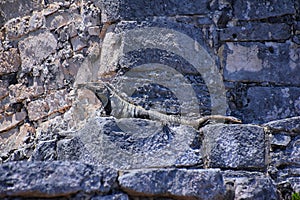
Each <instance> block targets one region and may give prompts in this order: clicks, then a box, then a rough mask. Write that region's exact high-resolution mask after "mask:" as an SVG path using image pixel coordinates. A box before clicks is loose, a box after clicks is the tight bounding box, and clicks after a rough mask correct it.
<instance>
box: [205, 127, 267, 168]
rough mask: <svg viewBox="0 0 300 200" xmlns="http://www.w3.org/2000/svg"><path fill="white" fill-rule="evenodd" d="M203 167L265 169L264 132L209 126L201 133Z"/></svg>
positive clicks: (255, 128) (261, 129)
mask: <svg viewBox="0 0 300 200" xmlns="http://www.w3.org/2000/svg"><path fill="white" fill-rule="evenodd" d="M200 132H201V133H202V134H203V137H204V139H203V142H202V155H203V159H204V164H205V166H206V167H218V168H235V169H259V170H262V169H264V168H265V167H266V158H265V157H266V143H265V135H264V130H263V128H261V127H259V126H255V125H224V124H216V125H209V126H206V127H204V128H202V129H200Z"/></svg>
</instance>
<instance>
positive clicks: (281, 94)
mask: <svg viewBox="0 0 300 200" xmlns="http://www.w3.org/2000/svg"><path fill="white" fill-rule="evenodd" d="M299 97H300V88H296V87H285V88H283V87H276V88H270V87H252V88H249V90H248V93H247V99H248V104H247V106H245V107H244V108H243V110H242V112H243V115H244V119H245V122H254V123H265V122H269V121H273V120H278V119H284V118H288V117H293V116H299V115H300V99H299ZM292 121H293V120H292ZM292 121H291V123H293V122H292ZM286 122H288V120H286ZM271 124H272V123H271ZM273 124H276V122H273ZM287 125H288V124H287ZM295 128H296V127H295Z"/></svg>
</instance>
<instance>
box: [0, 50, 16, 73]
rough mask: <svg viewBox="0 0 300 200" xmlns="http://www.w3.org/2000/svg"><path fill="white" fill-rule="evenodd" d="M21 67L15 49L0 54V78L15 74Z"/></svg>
mask: <svg viewBox="0 0 300 200" xmlns="http://www.w3.org/2000/svg"><path fill="white" fill-rule="evenodd" d="M20 65H21V59H20V55H19V53H18V50H17V49H15V48H12V49H9V50H8V51H1V52H0V76H1V75H3V74H9V73H13V72H17V71H18V69H19V67H20Z"/></svg>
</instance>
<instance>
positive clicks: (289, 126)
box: [264, 117, 300, 134]
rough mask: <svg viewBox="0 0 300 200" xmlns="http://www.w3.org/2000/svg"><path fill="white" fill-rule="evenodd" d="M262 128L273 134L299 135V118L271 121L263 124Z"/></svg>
mask: <svg viewBox="0 0 300 200" xmlns="http://www.w3.org/2000/svg"><path fill="white" fill-rule="evenodd" d="M264 126H265V127H267V128H268V129H270V130H271V131H273V132H281V131H284V132H287V133H291V134H293V133H300V117H292V118H287V119H281V120H276V121H271V122H268V123H266V124H264Z"/></svg>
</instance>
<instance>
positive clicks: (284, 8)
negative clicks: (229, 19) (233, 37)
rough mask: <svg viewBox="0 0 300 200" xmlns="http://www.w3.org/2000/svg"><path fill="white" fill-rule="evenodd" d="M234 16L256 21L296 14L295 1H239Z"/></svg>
mask: <svg viewBox="0 0 300 200" xmlns="http://www.w3.org/2000/svg"><path fill="white" fill-rule="evenodd" d="M233 8H234V16H235V18H237V19H239V20H249V19H251V20H254V19H263V18H269V17H276V16H283V15H288V14H295V13H296V10H295V8H294V1H291V0H280V1H279V0H272V1H260V0H251V1H250V0H247V1H244V0H237V1H235V2H234V7H233Z"/></svg>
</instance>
